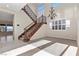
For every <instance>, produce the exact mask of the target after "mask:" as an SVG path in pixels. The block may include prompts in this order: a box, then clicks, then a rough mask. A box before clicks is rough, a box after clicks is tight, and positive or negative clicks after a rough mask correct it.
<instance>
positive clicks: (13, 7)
mask: <svg viewBox="0 0 79 59" xmlns="http://www.w3.org/2000/svg"><path fill="white" fill-rule="evenodd" d="M25 4H26V3H0V8H4V9H8V10H11V11H20V10H21V8H22V7H23V6H24V5H25Z"/></svg>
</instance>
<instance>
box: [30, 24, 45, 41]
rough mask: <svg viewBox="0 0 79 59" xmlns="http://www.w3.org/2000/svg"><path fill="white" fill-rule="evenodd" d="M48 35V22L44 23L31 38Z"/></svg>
mask: <svg viewBox="0 0 79 59" xmlns="http://www.w3.org/2000/svg"><path fill="white" fill-rule="evenodd" d="M43 37H46V24H43V25H42V26H41V27H40V29H39V30H37V32H36V33H35V34H34V35H33V36H32V37H31V40H34V39H39V38H43Z"/></svg>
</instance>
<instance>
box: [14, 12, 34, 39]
mask: <svg viewBox="0 0 79 59" xmlns="http://www.w3.org/2000/svg"><path fill="white" fill-rule="evenodd" d="M32 22H33V21H32V20H31V19H30V18H29V17H28V16H27V15H26V14H25V13H24V12H23V11H20V12H16V13H15V16H14V39H18V36H19V35H21V33H23V32H24V28H25V27H27V26H28V25H29V24H30V23H32ZM17 24H19V26H17Z"/></svg>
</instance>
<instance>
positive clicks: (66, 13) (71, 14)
mask: <svg viewBox="0 0 79 59" xmlns="http://www.w3.org/2000/svg"><path fill="white" fill-rule="evenodd" d="M48 9H49V6H48V5H47V4H46V13H45V15H46V16H48V15H49V10H48ZM56 13H59V14H60V17H58V18H57V19H60V18H67V19H68V20H70V28H69V29H67V30H66V31H62V30H61V31H57V30H56V31H55V30H52V29H50V28H49V23H50V19H49V18H48V17H47V27H46V30H47V31H46V32H47V33H46V35H47V36H48V37H58V38H65V39H72V40H77V18H76V16H75V14H76V10H75V5H71V6H70V5H69V6H68V5H67V6H66V5H65V6H62V7H59V8H58V9H56Z"/></svg>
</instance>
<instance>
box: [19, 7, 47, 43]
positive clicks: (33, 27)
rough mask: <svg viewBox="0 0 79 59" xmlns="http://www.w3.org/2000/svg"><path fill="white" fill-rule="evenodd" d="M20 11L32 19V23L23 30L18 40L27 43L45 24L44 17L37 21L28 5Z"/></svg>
mask: <svg viewBox="0 0 79 59" xmlns="http://www.w3.org/2000/svg"><path fill="white" fill-rule="evenodd" d="M22 10H23V11H24V12H25V13H26V14H27V15H28V16H29V17H30V18H31V19H32V21H33V23H31V24H30V25H28V26H27V27H26V28H24V32H23V33H22V34H21V35H19V37H18V39H19V40H22V41H24V42H28V41H29V40H30V39H31V37H32V36H33V35H34V34H35V33H36V32H37V30H38V29H39V28H40V27H41V26H42V25H43V24H47V23H46V17H45V16H43V15H42V16H41V17H39V18H38V19H37V16H36V15H35V13H34V12H33V11H32V10H31V8H30V7H29V6H28V5H25V6H24V8H22Z"/></svg>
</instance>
